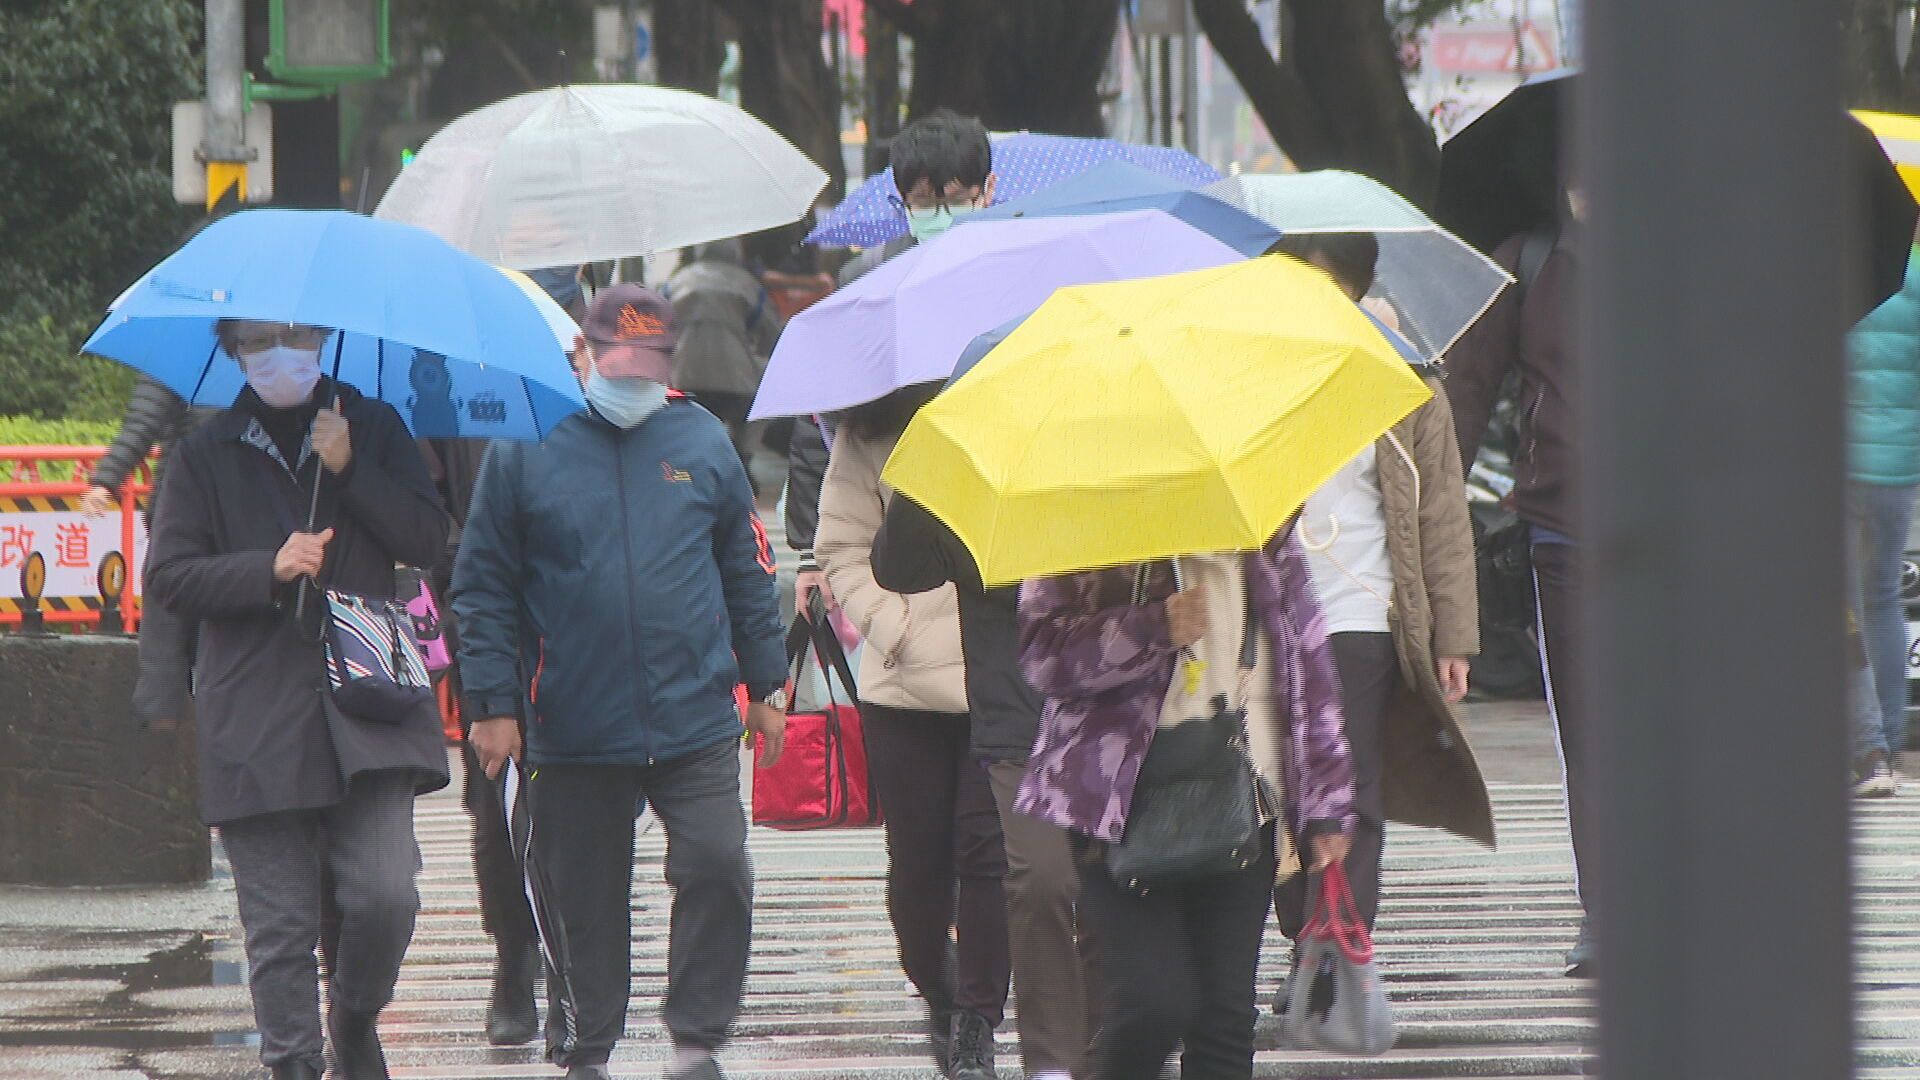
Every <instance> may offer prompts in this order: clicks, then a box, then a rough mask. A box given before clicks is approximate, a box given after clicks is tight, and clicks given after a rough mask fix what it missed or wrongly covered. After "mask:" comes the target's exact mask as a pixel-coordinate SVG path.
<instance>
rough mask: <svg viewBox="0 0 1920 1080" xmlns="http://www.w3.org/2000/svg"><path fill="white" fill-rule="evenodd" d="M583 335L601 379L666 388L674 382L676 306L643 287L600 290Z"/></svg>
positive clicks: (622, 285) (627, 285) (623, 284)
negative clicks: (631, 379) (647, 382)
mask: <svg viewBox="0 0 1920 1080" xmlns="http://www.w3.org/2000/svg"><path fill="white" fill-rule="evenodd" d="M580 332H581V334H582V335H584V336H585V337H586V339H587V340H588V341H590V342H592V343H593V355H594V359H595V363H596V366H597V367H598V369H599V371H600V374H602V375H604V376H606V377H607V378H610V379H618V378H629V377H638V378H642V379H652V380H653V381H654V382H658V383H666V382H670V381H671V380H672V378H673V346H674V343H675V342H676V341H677V340H678V336H677V335H676V334H675V333H674V329H673V305H672V304H670V303H668V302H667V299H666V297H663V296H661V295H660V294H659V293H657V292H654V291H653V290H652V289H649V288H647V287H646V286H644V285H635V284H633V283H631V282H621V283H620V284H618V285H614V286H611V287H609V288H605V289H602V290H600V294H599V295H598V296H595V297H594V298H593V307H592V308H590V309H588V311H587V318H586V321H585V322H583V323H581V324H580Z"/></svg>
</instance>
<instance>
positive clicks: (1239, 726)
mask: <svg viewBox="0 0 1920 1080" xmlns="http://www.w3.org/2000/svg"><path fill="white" fill-rule="evenodd" d="M1145 579H1146V575H1145V573H1144V571H1143V572H1142V573H1141V574H1140V576H1139V577H1138V578H1137V579H1136V582H1135V586H1134V602H1135V603H1140V602H1141V601H1142V600H1143V598H1144V593H1145V584H1146V580H1145ZM1246 603H1247V611H1246V629H1245V631H1244V633H1243V634H1242V636H1241V643H1240V673H1241V685H1242V695H1241V697H1242V700H1241V701H1240V703H1239V705H1238V706H1231V705H1229V703H1228V701H1227V698H1226V695H1224V694H1216V695H1215V696H1214V699H1213V714H1212V715H1211V716H1209V717H1207V718H1206V719H1204V720H1191V721H1188V722H1186V723H1183V724H1176V725H1174V726H1172V727H1169V728H1162V729H1160V730H1158V731H1156V732H1155V733H1154V736H1153V741H1152V742H1151V743H1150V744H1149V745H1148V747H1147V755H1146V759H1145V760H1144V761H1143V762H1141V765H1140V777H1139V779H1138V780H1137V781H1136V782H1135V784H1134V789H1133V804H1132V807H1131V809H1130V810H1129V811H1128V814H1127V822H1126V827H1125V829H1124V831H1123V832H1122V833H1121V834H1120V839H1119V840H1118V841H1117V842H1114V843H1109V844H1107V845H1106V850H1105V852H1104V855H1105V860H1106V864H1107V873H1108V875H1109V876H1111V877H1112V879H1113V881H1114V884H1116V885H1118V886H1120V887H1121V888H1123V889H1126V890H1127V891H1129V892H1134V893H1138V894H1141V895H1145V894H1146V893H1147V892H1148V891H1149V890H1151V889H1154V888H1157V887H1161V886H1166V885H1173V884H1178V883H1181V882H1185V881H1191V880H1193V879H1195V878H1204V877H1213V876H1217V875H1221V874H1232V873H1237V872H1239V871H1242V870H1245V869H1246V868H1247V867H1249V866H1251V865H1253V862H1254V860H1255V859H1257V858H1259V857H1260V856H1261V855H1263V854H1264V853H1265V845H1264V843H1263V838H1262V836H1261V830H1262V829H1263V828H1264V827H1265V824H1266V822H1267V821H1268V820H1270V818H1271V817H1272V815H1271V813H1270V812H1269V807H1271V806H1272V805H1273V801H1272V799H1271V795H1270V793H1269V792H1268V791H1267V790H1266V787H1265V781H1263V780H1262V779H1261V778H1260V776H1259V773H1258V772H1257V771H1256V770H1255V768H1254V763H1253V756H1252V754H1251V753H1250V752H1249V751H1248V747H1247V708H1246V700H1245V697H1246V695H1245V685H1246V683H1247V682H1248V680H1249V678H1250V676H1251V673H1252V671H1253V668H1254V666H1255V664H1256V663H1257V661H1258V657H1259V652H1258V650H1259V643H1258V640H1257V638H1256V636H1255V633H1254V630H1255V624H1254V617H1253V600H1252V598H1251V596H1249V597H1248V599H1247V601H1246Z"/></svg>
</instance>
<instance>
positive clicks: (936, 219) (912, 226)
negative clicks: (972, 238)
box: [907, 203, 979, 244]
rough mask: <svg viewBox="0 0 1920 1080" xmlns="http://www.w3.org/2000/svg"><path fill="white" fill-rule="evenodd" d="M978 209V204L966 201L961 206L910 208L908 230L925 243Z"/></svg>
mask: <svg viewBox="0 0 1920 1080" xmlns="http://www.w3.org/2000/svg"><path fill="white" fill-rule="evenodd" d="M978 209H979V207H977V206H969V205H967V204H965V203H962V204H961V205H959V206H935V207H929V208H927V209H918V210H916V209H912V208H909V209H908V210H907V231H908V232H910V233H912V234H913V238H914V239H915V240H918V241H920V242H921V243H923V244H924V243H926V242H927V241H928V240H931V239H933V238H934V237H936V236H939V235H940V234H941V233H943V232H946V231H947V230H948V229H951V228H953V223H954V222H955V221H956V220H958V219H960V218H963V217H966V216H967V215H968V214H971V213H973V212H974V211H975V210H978Z"/></svg>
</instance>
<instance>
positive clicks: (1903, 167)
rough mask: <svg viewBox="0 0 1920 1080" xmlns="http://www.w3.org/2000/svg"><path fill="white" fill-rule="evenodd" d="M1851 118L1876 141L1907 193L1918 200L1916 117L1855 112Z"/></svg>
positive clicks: (1919, 122)
mask: <svg viewBox="0 0 1920 1080" xmlns="http://www.w3.org/2000/svg"><path fill="white" fill-rule="evenodd" d="M1853 115H1854V117H1855V118H1856V119H1858V120H1859V121H1860V122H1861V123H1863V124H1865V125H1867V130H1868V131H1871V132H1873V134H1874V137H1875V138H1877V139H1879V140H1880V146H1881V147H1882V148H1883V149H1885V150H1886V152H1887V157H1888V159H1889V160H1891V161H1892V162H1893V167H1894V168H1895V169H1898V170H1899V171H1900V179H1902V180H1905V181H1906V182H1907V190H1908V191H1911V192H1913V194H1914V197H1915V198H1920V116H1906V115H1903V114H1901V113H1884V112H1872V111H1870V110H1867V109H1855V110H1853Z"/></svg>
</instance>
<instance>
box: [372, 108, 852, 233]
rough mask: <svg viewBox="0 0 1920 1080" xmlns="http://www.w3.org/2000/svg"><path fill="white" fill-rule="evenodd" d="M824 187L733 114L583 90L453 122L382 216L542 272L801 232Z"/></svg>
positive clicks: (790, 153)
mask: <svg viewBox="0 0 1920 1080" xmlns="http://www.w3.org/2000/svg"><path fill="white" fill-rule="evenodd" d="M826 183H827V174H826V173H824V172H822V171H821V170H820V167H819V166H817V165H815V164H814V163H813V162H812V161H811V160H810V159H808V157H807V156H806V155H805V154H803V153H801V152H800V150H799V149H798V148H796V147H795V146H794V145H793V144H792V143H789V142H788V141H787V140H786V139H784V138H782V137H781V136H780V135H779V134H778V133H777V132H775V131H774V130H773V129H772V128H770V127H768V126H766V125H765V124H763V123H761V122H760V121H759V120H756V119H755V118H754V117H753V116H751V115H749V114H748V113H746V112H744V111H742V110H740V109H738V108H735V107H734V106H732V105H729V104H727V103H726V102H723V101H717V100H715V99H713V98H710V97H706V96H705V95H702V94H694V93H689V92H687V91H684V90H669V89H666V88H663V87H658V86H630V85H625V84H619V83H604V84H587V85H578V86H560V87H555V88H553V89H550V90H536V91H533V92H531V93H526V94H521V95H519V96H517V97H511V98H508V99H506V100H505V101H500V102H495V103H494V104H492V105H489V106H487V107H485V108H483V109H478V110H475V111H474V112H470V113H468V114H467V115H465V116H462V117H460V118H459V119H458V120H455V121H453V122H452V123H450V124H448V125H447V126H446V127H444V128H442V129H440V132H439V134H437V135H435V136H434V137H433V138H431V139H428V140H427V143H426V145H425V146H423V147H421V148H420V153H419V154H418V155H417V156H415V157H414V159H413V162H412V163H411V164H409V165H408V166H407V167H406V168H405V169H403V170H401V173H400V176H399V178H398V179H396V180H395V181H394V183H393V187H392V188H390V189H389V190H388V191H387V195H386V197H385V198H383V199H381V200H380V205H379V207H378V208H377V209H376V210H375V211H374V216H376V217H382V218H389V219H392V220H395V221H403V222H406V223H407V224H409V225H418V226H420V227H421V228H423V229H426V230H427V231H429V232H432V233H435V234H437V235H439V236H440V237H441V238H442V239H445V240H446V241H447V242H448V243H451V244H452V245H453V246H455V247H457V248H460V249H461V250H463V251H466V252H468V253H470V254H473V255H477V256H479V257H480V258H482V259H485V260H487V261H488V262H492V263H498V264H500V265H502V266H511V267H517V268H520V269H533V268H537V267H543V266H571V265H574V264H577V263H588V262H600V261H603V260H607V259H624V258H630V257H634V256H640V255H651V254H653V253H654V252H656V251H665V250H668V249H671V248H677V247H685V246H687V245H689V244H702V243H706V242H708V241H710V240H720V239H723V238H725V237H729V236H739V235H742V234H745V233H752V232H759V231H761V230H763V229H771V228H775V227H777V226H780V225H787V224H791V223H792V222H795V221H798V220H800V218H801V217H802V216H804V215H805V214H806V212H807V210H808V209H809V208H810V207H812V205H813V200H814V198H815V197H816V196H818V195H819V194H820V189H821V188H823V187H825V186H826Z"/></svg>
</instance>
